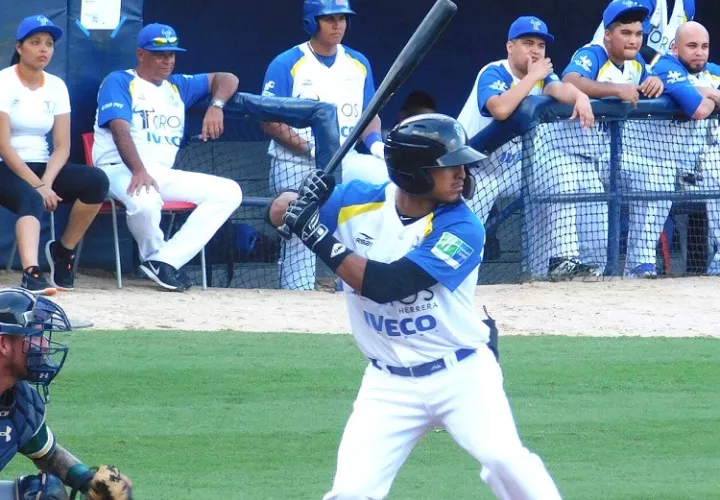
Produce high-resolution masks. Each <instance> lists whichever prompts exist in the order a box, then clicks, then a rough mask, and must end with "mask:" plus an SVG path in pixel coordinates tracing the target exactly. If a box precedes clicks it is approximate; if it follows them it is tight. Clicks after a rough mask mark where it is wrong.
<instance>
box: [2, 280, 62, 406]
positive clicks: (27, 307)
mask: <svg viewBox="0 0 720 500" xmlns="http://www.w3.org/2000/svg"><path fill="white" fill-rule="evenodd" d="M70 329H71V328H70V320H68V317H67V316H66V315H65V311H63V310H62V308H61V307H60V306H59V305H57V304H55V303H54V302H52V301H51V300H49V299H46V298H45V297H36V296H35V295H33V294H32V293H30V292H28V291H27V290H25V289H22V288H4V289H0V335H18V336H23V337H24V338H25V341H24V343H23V352H24V353H25V367H26V371H27V373H26V374H25V377H24V380H27V381H28V382H30V383H33V384H35V385H36V386H37V388H38V391H39V392H40V395H41V396H42V398H43V401H45V402H47V401H48V386H49V385H50V382H52V381H53V379H54V378H55V376H56V375H57V374H58V373H59V372H60V369H61V368H62V366H63V364H64V363H65V358H66V356H67V353H68V347H67V346H65V345H63V344H58V343H57V342H53V341H52V334H53V332H67V331H70Z"/></svg>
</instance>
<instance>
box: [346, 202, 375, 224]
mask: <svg viewBox="0 0 720 500" xmlns="http://www.w3.org/2000/svg"><path fill="white" fill-rule="evenodd" d="M384 204H385V202H384V201H378V202H375V203H363V204H361V205H350V206H348V207H342V208H341V209H340V212H339V213H338V226H339V225H340V224H343V223H345V222H347V221H349V220H350V219H352V218H353V217H355V216H358V215H362V214H364V213H367V212H372V211H373V210H380V209H381V208H382V206H383V205H384Z"/></svg>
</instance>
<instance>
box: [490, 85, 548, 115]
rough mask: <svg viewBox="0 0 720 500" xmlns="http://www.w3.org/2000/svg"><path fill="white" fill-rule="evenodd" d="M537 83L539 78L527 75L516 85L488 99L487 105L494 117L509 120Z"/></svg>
mask: <svg viewBox="0 0 720 500" xmlns="http://www.w3.org/2000/svg"><path fill="white" fill-rule="evenodd" d="M536 84H537V80H534V79H533V78H530V77H527V76H526V77H525V78H523V79H522V80H520V83H518V84H517V85H516V86H514V87H512V88H510V89H509V90H507V91H505V92H503V93H502V94H500V95H496V96H493V97H491V98H490V99H488V101H487V104H486V107H487V110H488V111H489V112H490V114H491V115H492V117H493V118H495V119H496V120H500V121H502V120H507V119H508V118H510V115H512V114H513V113H514V112H515V110H516V109H517V108H518V106H520V103H521V102H522V101H523V99H525V98H526V97H527V96H528V95H529V94H530V91H531V90H532V89H533V87H535V85H536Z"/></svg>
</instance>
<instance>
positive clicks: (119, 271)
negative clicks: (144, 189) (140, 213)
mask: <svg viewBox="0 0 720 500" xmlns="http://www.w3.org/2000/svg"><path fill="white" fill-rule="evenodd" d="M110 206H111V207H112V219H113V241H114V243H115V274H117V285H118V288H122V267H121V266H120V241H119V239H120V236H119V235H118V223H117V208H116V207H115V201H114V200H110Z"/></svg>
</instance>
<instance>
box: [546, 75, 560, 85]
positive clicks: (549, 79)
mask: <svg viewBox="0 0 720 500" xmlns="http://www.w3.org/2000/svg"><path fill="white" fill-rule="evenodd" d="M551 83H560V77H559V76H557V75H556V74H555V73H550V74H549V75H548V76H547V78H545V80H543V85H544V86H545V87H547V86H548V85H550V84H551Z"/></svg>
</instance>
